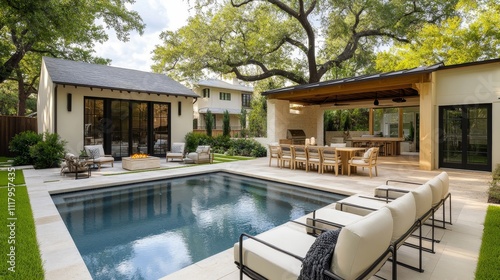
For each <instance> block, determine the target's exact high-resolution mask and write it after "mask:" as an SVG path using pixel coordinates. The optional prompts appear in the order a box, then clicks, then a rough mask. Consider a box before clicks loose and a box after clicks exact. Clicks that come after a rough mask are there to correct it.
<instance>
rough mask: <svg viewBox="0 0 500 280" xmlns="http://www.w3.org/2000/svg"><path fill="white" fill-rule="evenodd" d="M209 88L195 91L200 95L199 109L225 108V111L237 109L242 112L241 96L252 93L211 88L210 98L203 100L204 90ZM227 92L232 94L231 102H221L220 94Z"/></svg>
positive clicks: (199, 88) (200, 88) (197, 103)
mask: <svg viewBox="0 0 500 280" xmlns="http://www.w3.org/2000/svg"><path fill="white" fill-rule="evenodd" d="M204 88H207V87H197V88H195V89H194V90H193V91H194V92H195V93H197V94H198V95H200V97H199V98H198V101H197V102H196V103H195V106H196V107H197V109H199V108H205V107H210V108H224V109H237V110H241V94H242V93H249V94H251V92H241V91H236V90H232V89H221V88H213V87H211V88H210V98H203V92H202V90H203V89H204ZM220 92H227V93H230V94H231V100H220V97H219V93H220Z"/></svg>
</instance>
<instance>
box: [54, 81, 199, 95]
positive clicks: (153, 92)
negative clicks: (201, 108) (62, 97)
mask: <svg viewBox="0 0 500 280" xmlns="http://www.w3.org/2000/svg"><path fill="white" fill-rule="evenodd" d="M52 82H53V83H54V84H56V85H61V86H75V87H87V88H91V89H92V88H100V89H108V90H111V91H114V90H116V91H126V92H128V93H131V92H137V93H147V94H157V95H167V96H170V95H173V96H176V97H177V96H184V97H193V98H198V97H200V96H199V95H197V94H195V93H193V94H187V93H173V92H158V91H150V90H137V89H128V88H118V87H105V86H100V85H89V84H77V83H67V82H60V81H52Z"/></svg>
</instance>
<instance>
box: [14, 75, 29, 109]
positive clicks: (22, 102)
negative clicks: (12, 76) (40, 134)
mask: <svg viewBox="0 0 500 280" xmlns="http://www.w3.org/2000/svg"><path fill="white" fill-rule="evenodd" d="M16 78H17V86H18V91H17V93H18V98H19V102H18V103H17V115H18V116H24V115H26V99H28V96H29V93H28V94H26V91H25V87H24V79H23V73H22V72H21V69H19V68H16Z"/></svg>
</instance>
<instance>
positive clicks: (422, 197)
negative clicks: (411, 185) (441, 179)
mask: <svg viewBox="0 0 500 280" xmlns="http://www.w3.org/2000/svg"><path fill="white" fill-rule="evenodd" d="M411 193H412V194H413V198H414V199H415V207H416V218H422V217H423V216H424V215H425V214H426V213H427V212H428V211H429V210H430V209H431V207H432V190H431V187H430V186H429V184H427V183H426V184H423V185H421V186H420V187H418V188H416V189H414V190H412V191H411Z"/></svg>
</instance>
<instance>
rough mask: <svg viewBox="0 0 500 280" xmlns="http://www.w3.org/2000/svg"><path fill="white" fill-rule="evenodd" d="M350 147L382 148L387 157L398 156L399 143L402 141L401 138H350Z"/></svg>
mask: <svg viewBox="0 0 500 280" xmlns="http://www.w3.org/2000/svg"><path fill="white" fill-rule="evenodd" d="M351 141H352V145H353V146H354V147H361V146H365V145H366V144H367V143H368V146H373V144H375V146H379V147H380V146H383V147H384V153H385V155H387V156H395V155H399V143H401V142H403V141H404V138H402V137H352V138H351Z"/></svg>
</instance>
